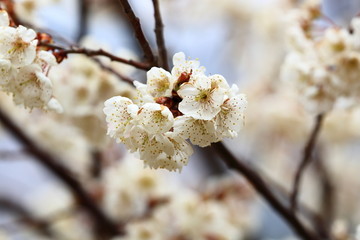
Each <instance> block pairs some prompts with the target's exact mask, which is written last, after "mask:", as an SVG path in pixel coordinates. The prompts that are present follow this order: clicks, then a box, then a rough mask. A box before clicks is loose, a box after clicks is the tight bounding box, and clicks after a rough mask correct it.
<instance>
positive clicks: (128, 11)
mask: <svg viewBox="0 0 360 240" xmlns="http://www.w3.org/2000/svg"><path fill="white" fill-rule="evenodd" d="M119 2H120V4H121V6H122V8H123V10H124V12H125V15H126V16H127V18H128V19H129V22H130V24H131V26H132V28H133V29H134V32H135V37H136V39H137V41H138V42H139V44H140V47H141V49H142V51H143V53H144V58H145V60H146V61H147V62H149V63H151V64H153V63H154V62H155V57H154V54H153V53H152V50H151V47H150V44H149V42H148V41H147V40H146V37H145V34H144V32H143V30H142V28H141V24H140V20H139V18H138V17H136V15H135V13H134V11H133V9H132V8H131V6H130V4H129V1H128V0H119Z"/></svg>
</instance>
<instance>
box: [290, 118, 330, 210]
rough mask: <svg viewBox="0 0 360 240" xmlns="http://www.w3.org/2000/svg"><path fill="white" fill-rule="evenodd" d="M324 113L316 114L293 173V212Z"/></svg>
mask: <svg viewBox="0 0 360 240" xmlns="http://www.w3.org/2000/svg"><path fill="white" fill-rule="evenodd" d="M323 119H324V114H319V115H317V116H316V122H315V125H314V127H313V129H312V131H311V134H310V136H309V138H308V140H307V142H306V145H305V147H304V150H303V157H302V159H301V162H300V165H299V167H298V169H297V170H296V173H295V178H294V183H293V190H292V193H291V196H290V204H291V209H292V211H293V212H294V213H295V212H296V208H297V196H298V193H299V187H300V182H301V177H302V175H303V173H304V170H305V168H306V166H307V165H308V164H309V163H310V162H311V159H312V158H311V155H312V153H313V150H314V148H315V144H316V140H317V137H318V135H319V133H320V130H321V126H322V123H323Z"/></svg>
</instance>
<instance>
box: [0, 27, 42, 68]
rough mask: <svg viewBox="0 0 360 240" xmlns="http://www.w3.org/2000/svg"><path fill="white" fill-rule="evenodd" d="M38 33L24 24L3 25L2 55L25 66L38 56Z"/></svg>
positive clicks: (0, 33) (14, 62)
mask: <svg viewBox="0 0 360 240" xmlns="http://www.w3.org/2000/svg"><path fill="white" fill-rule="evenodd" d="M35 37H36V33H35V31H34V30H32V29H27V28H25V27H23V26H19V27H17V28H13V27H5V28H4V27H3V28H2V29H1V31H0V43H1V47H0V56H1V57H2V58H5V59H9V60H10V61H11V63H12V64H13V65H14V66H25V65H28V64H30V63H31V62H32V61H34V59H35V56H36V45H37V40H36V39H35Z"/></svg>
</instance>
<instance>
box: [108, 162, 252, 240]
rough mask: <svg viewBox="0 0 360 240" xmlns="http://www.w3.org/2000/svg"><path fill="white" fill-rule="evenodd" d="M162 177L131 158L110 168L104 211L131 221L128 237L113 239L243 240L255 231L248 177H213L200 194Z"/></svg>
mask: <svg viewBox="0 0 360 240" xmlns="http://www.w3.org/2000/svg"><path fill="white" fill-rule="evenodd" d="M162 173H163V174H159V172H157V171H152V170H149V169H144V168H143V167H142V164H141V161H140V160H139V159H134V158H133V157H130V156H129V155H128V156H126V157H125V158H124V159H122V161H121V162H119V161H118V162H116V163H114V164H113V165H112V166H111V167H109V168H108V169H107V171H106V172H105V178H104V180H105V181H104V182H103V186H104V191H103V204H104V208H105V209H106V210H107V212H108V213H109V214H110V215H111V216H112V217H113V218H114V220H117V221H119V222H127V224H126V232H127V234H126V235H125V236H121V237H120V236H119V237H115V238H114V239H113V240H148V239H153V240H162V239H199V240H207V239H219V240H220V239H224V240H225V239H226V240H235V239H236V240H238V239H244V238H245V236H246V235H248V234H250V233H251V232H252V231H253V230H254V226H255V224H254V222H256V221H257V220H258V219H256V217H255V213H256V211H254V210H256V209H255V205H254V204H253V203H254V202H253V200H254V195H253V192H252V191H251V188H250V187H249V185H248V184H247V183H245V181H244V180H243V179H241V178H238V177H236V176H235V175H230V176H226V177H221V178H210V179H211V181H210V184H209V185H208V184H205V186H203V189H205V190H204V191H196V190H195V189H193V188H189V187H186V186H184V185H183V184H181V183H180V182H174V181H171V180H174V179H171V178H170V177H171V175H169V174H168V173H167V172H162ZM238 212H241V214H238Z"/></svg>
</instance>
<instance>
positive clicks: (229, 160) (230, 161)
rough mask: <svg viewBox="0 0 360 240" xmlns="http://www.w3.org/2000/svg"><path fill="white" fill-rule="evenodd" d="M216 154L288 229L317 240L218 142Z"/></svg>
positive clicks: (266, 187)
mask: <svg viewBox="0 0 360 240" xmlns="http://www.w3.org/2000/svg"><path fill="white" fill-rule="evenodd" d="M212 147H213V148H214V149H215V150H216V152H217V154H218V155H219V156H220V157H221V158H222V160H223V161H224V162H225V163H226V164H227V166H228V167H229V168H231V169H234V170H236V171H238V172H239V173H240V174H242V175H243V176H244V177H245V178H246V179H247V180H248V181H249V183H250V184H251V185H252V186H253V187H254V188H255V189H256V190H257V192H258V193H259V194H260V195H261V196H262V197H264V199H265V200H266V201H267V202H268V203H269V204H270V205H271V206H272V207H273V209H274V210H275V211H276V212H277V213H278V214H279V215H280V216H282V217H283V218H284V219H285V220H286V222H287V223H288V224H289V225H290V227H291V228H292V229H293V230H294V231H295V232H296V233H297V234H298V235H299V236H300V237H302V238H303V239H305V240H318V239H319V238H318V237H317V236H316V235H315V233H313V232H312V231H310V230H308V229H307V228H306V227H305V226H304V225H303V224H302V223H301V221H300V220H299V218H298V217H297V216H296V215H295V214H294V213H293V212H292V211H290V209H288V208H287V207H286V206H284V204H283V203H281V202H280V200H279V199H278V198H277V197H276V196H275V195H274V194H273V192H272V191H271V190H270V188H269V186H268V185H267V184H266V183H265V181H264V180H263V178H262V177H261V176H260V175H259V174H258V173H257V172H256V171H255V170H253V169H252V168H250V167H248V166H247V165H245V164H244V163H243V162H241V161H240V160H239V159H237V158H236V157H235V156H234V155H233V154H232V153H231V152H230V151H229V150H228V149H227V148H226V147H225V146H224V144H223V143H221V142H218V143H215V144H213V145H212Z"/></svg>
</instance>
